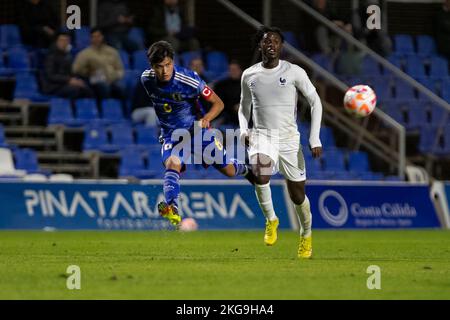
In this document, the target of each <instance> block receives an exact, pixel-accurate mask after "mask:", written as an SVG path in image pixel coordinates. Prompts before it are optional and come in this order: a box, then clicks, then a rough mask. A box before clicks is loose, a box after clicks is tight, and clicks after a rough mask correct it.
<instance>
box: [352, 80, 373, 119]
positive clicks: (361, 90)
mask: <svg viewBox="0 0 450 320" xmlns="http://www.w3.org/2000/svg"><path fill="white" fill-rule="evenodd" d="M376 105H377V96H376V94H375V92H374V91H373V90H372V88H371V87H369V86H367V85H362V84H360V85H357V86H353V87H351V88H349V89H348V90H347V92H346V93H345V96H344V108H345V110H347V111H348V112H349V113H351V114H353V115H355V116H357V117H366V116H368V115H369V114H371V113H372V112H373V110H375V106H376Z"/></svg>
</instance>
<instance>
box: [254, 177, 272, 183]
mask: <svg viewBox="0 0 450 320" xmlns="http://www.w3.org/2000/svg"><path fill="white" fill-rule="evenodd" d="M269 182H270V176H256V177H255V183H256V184H268V183H269Z"/></svg>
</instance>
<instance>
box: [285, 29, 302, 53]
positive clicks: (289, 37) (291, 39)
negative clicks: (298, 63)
mask: <svg viewBox="0 0 450 320" xmlns="http://www.w3.org/2000/svg"><path fill="white" fill-rule="evenodd" d="M283 37H284V41H286V42H287V43H289V44H290V45H291V46H293V47H294V48H296V49H297V50H300V43H299V42H298V39H297V37H296V35H295V33H294V32H292V31H284V32H283Z"/></svg>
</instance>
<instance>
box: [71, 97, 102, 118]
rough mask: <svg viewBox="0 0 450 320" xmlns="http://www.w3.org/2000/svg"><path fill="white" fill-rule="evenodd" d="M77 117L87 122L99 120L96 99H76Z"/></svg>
mask: <svg viewBox="0 0 450 320" xmlns="http://www.w3.org/2000/svg"><path fill="white" fill-rule="evenodd" d="M75 114H76V119H79V120H83V121H85V122H86V123H89V122H95V121H98V120H99V117H98V109H97V104H96V102H95V99H88V98H85V99H78V100H76V101H75Z"/></svg>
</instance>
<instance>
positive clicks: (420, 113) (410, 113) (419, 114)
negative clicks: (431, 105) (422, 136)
mask: <svg viewBox="0 0 450 320" xmlns="http://www.w3.org/2000/svg"><path fill="white" fill-rule="evenodd" d="M406 115H407V116H406V119H407V120H406V128H407V129H408V130H415V129H420V128H421V126H422V125H423V124H424V123H426V122H427V119H428V116H427V108H426V105H423V104H417V103H411V104H410V105H409V107H408V108H407V109H406Z"/></svg>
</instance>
